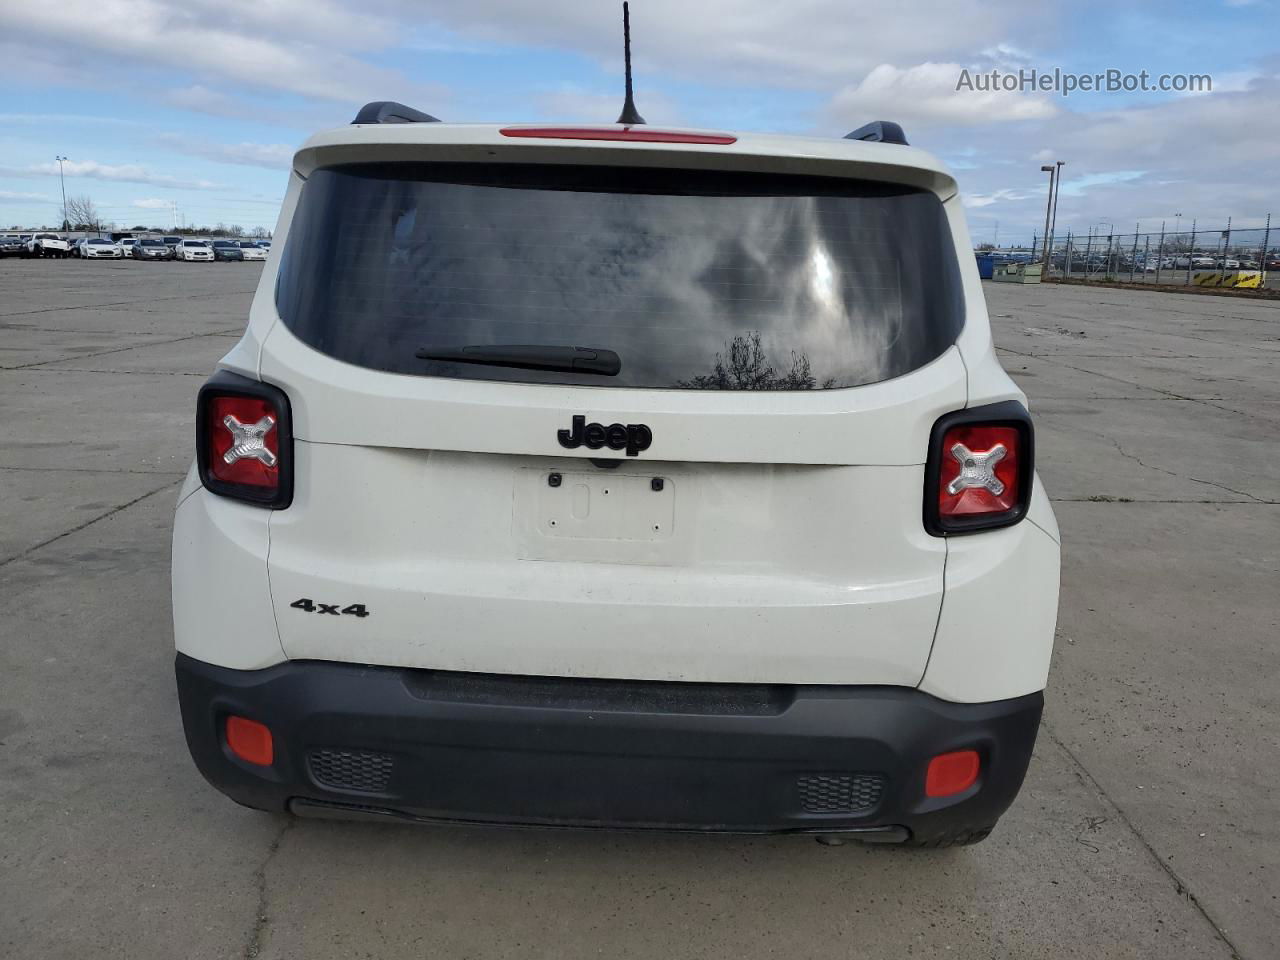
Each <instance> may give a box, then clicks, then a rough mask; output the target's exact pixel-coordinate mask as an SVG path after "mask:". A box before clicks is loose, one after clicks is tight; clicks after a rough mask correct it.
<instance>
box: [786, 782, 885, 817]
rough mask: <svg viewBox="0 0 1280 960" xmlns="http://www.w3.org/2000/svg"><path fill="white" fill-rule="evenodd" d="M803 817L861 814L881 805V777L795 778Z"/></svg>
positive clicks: (882, 788) (882, 791)
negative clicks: (830, 814) (810, 815)
mask: <svg viewBox="0 0 1280 960" xmlns="http://www.w3.org/2000/svg"><path fill="white" fill-rule="evenodd" d="M796 789H797V790H798V791H799V794H800V807H801V809H803V810H804V812H805V813H862V812H864V811H867V810H870V809H871V808H873V807H874V806H875V805H876V804H877V803H879V802H880V796H881V794H883V793H884V777H881V776H879V775H877V774H874V773H814V774H809V775H806V776H803V777H797V778H796Z"/></svg>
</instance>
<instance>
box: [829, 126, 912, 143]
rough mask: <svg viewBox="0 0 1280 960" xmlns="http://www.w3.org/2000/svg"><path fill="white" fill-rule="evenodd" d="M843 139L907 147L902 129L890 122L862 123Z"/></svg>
mask: <svg viewBox="0 0 1280 960" xmlns="http://www.w3.org/2000/svg"><path fill="white" fill-rule="evenodd" d="M844 139H846V140H868V141H871V142H873V143H900V144H902V146H904V147H905V146H907V135H906V134H905V133H903V132H902V127H900V126H898V125H897V124H896V123H894V122H893V121H892V120H872V121H871V122H870V123H864V124H863V125H862V126H860V127H859V128H858V129H857V130H854V131H853V132H852V133H846V134H845V135H844Z"/></svg>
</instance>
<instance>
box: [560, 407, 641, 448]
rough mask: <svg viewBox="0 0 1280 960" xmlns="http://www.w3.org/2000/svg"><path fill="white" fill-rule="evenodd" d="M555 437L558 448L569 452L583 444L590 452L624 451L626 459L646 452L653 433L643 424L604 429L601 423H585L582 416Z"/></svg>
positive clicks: (617, 425)
mask: <svg viewBox="0 0 1280 960" xmlns="http://www.w3.org/2000/svg"><path fill="white" fill-rule="evenodd" d="M556 436H557V437H558V438H559V440H560V446H562V447H567V448H568V449H570V450H576V449H577V448H578V447H581V446H583V445H584V444H585V445H586V446H587V447H588V448H589V449H591V450H599V449H600V448H601V447H608V448H609V449H610V450H623V449H625V450H626V451H627V456H628V457H634V456H635V455H636V454H638V453H639V452H640V451H641V450H648V449H649V445H650V444H651V443H653V431H652V430H650V429H649V428H648V427H647V426H646V425H645V424H643V423H628V424H627V425H626V426H623V425H622V424H621V423H611V424H609V426H607V427H606V426H605V425H604V424H603V423H587V418H586V417H582V416H578V417H574V418H573V427H572V429H570V430H560V431H558V432H557V434H556Z"/></svg>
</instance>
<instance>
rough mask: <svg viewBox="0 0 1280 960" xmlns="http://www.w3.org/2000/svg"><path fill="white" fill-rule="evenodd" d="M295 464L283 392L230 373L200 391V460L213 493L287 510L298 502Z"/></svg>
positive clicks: (223, 373)
mask: <svg viewBox="0 0 1280 960" xmlns="http://www.w3.org/2000/svg"><path fill="white" fill-rule="evenodd" d="M292 459H293V436H292V432H291V423H290V417H289V400H288V397H286V396H285V394H284V391H282V390H280V389H279V388H277V387H273V386H271V385H270V384H265V383H259V382H258V381H256V380H250V379H248V378H247V377H241V376H238V375H236V374H233V373H229V372H226V371H223V372H221V373H218V374H217V375H215V376H214V377H213V378H211V379H210V380H209V382H208V383H206V384H205V385H204V386H203V387H201V388H200V396H199V399H198V400H197V402H196V460H197V464H198V466H199V469H200V479H201V481H202V482H203V483H204V485H205V487H207V488H208V489H209V490H210V491H212V492H213V493H216V494H219V495H220V496H224V497H233V498H235V499H237V500H244V501H246V502H248V503H253V504H257V505H259V506H263V507H270V508H272V509H277V510H279V509H283V508H284V507H287V506H288V505H289V503H290V501H291V500H292V499H293V473H292Z"/></svg>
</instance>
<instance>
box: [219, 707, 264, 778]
mask: <svg viewBox="0 0 1280 960" xmlns="http://www.w3.org/2000/svg"><path fill="white" fill-rule="evenodd" d="M227 746H228V747H230V748H231V752H232V753H234V754H235V755H236V756H237V757H239V758H240V759H241V760H243V761H244V762H245V763H252V764H254V765H256V766H259V767H269V766H271V761H272V760H274V759H275V748H274V747H273V745H272V743H271V731H270V730H268V729H267V728H266V727H265V726H263V725H262V724H260V723H258V721H256V720H248V719H246V718H245V717H236V716H231V717H227Z"/></svg>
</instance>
